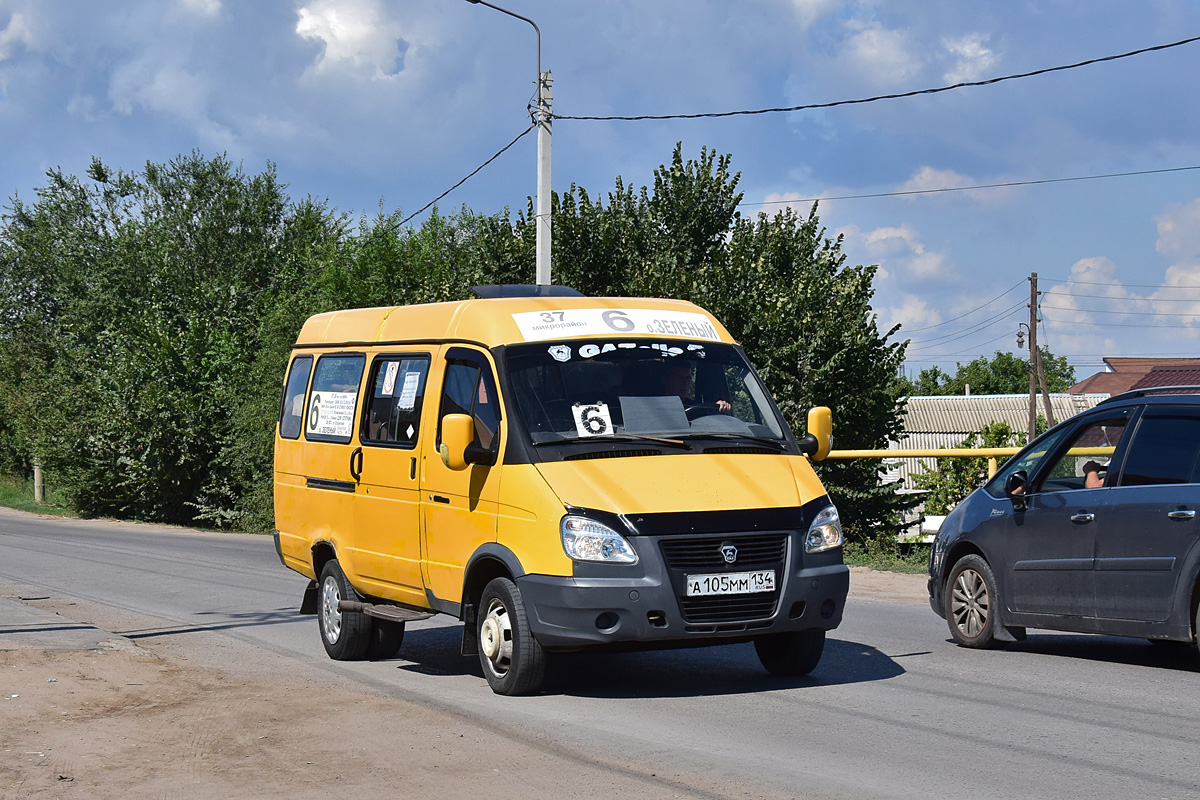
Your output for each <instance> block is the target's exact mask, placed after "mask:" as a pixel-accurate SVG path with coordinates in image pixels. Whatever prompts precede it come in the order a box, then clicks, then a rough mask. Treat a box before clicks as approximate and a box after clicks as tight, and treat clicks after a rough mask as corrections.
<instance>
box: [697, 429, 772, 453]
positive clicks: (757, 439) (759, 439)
mask: <svg viewBox="0 0 1200 800" xmlns="http://www.w3.org/2000/svg"><path fill="white" fill-rule="evenodd" d="M679 438H681V439H738V440H742V441H749V442H754V443H755V444H766V445H770V446H771V447H774V448H775V449H777V450H778V451H779V452H781V453H783V452H786V451H787V444H785V443H784V442H781V441H779V440H778V439H771V438H769V437H766V436H755V435H754V434H751V433H727V432H717V431H713V432H712V433H701V432H699V431H697V432H695V433H685V434H682V435H681V436H680V437H679Z"/></svg>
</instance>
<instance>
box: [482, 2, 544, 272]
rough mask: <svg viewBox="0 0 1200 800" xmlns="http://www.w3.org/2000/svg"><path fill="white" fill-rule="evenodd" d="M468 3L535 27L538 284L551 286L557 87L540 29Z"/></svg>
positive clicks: (522, 18)
mask: <svg viewBox="0 0 1200 800" xmlns="http://www.w3.org/2000/svg"><path fill="white" fill-rule="evenodd" d="M467 2H468V3H473V4H475V5H480V6H487V7H488V8H493V9H495V10H496V11H499V12H500V13H501V14H507V15H508V16H510V17H515V18H516V19H519V20H523V21H524V22H528V23H529V24H530V25H532V26H533V31H534V33H536V34H537V81H536V85H537V108H536V109H535V110H534V114H533V122H534V124H535V125H537V129H538V139H537V147H538V155H537V222H536V224H537V228H536V230H537V283H538V285H539V286H549V285H550V246H551V236H550V233H551V221H550V146H551V125H552V122H553V108H552V105H553V93H552V91H551V87H552V86H553V85H554V76H553V75H552V74H551V73H550V71H549V70H546V71H545V72H542V31H541V30H540V29H539V28H538V26H537V23H535V22H534V21H533V20H531V19H529V17H523V16H521V15H520V14H516V13H514V12H512V11H509V10H508V9H507V8H501V7H500V6H498V5H495V4H493V3H489V2H488V1H487V0H467Z"/></svg>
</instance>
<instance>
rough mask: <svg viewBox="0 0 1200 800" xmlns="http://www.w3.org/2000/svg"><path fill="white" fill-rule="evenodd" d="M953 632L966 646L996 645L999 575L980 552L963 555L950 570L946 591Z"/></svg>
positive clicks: (947, 617) (949, 622) (957, 639)
mask: <svg viewBox="0 0 1200 800" xmlns="http://www.w3.org/2000/svg"><path fill="white" fill-rule="evenodd" d="M943 596H944V597H945V601H946V609H945V610H946V622H947V623H948V624H949V626H950V635H951V636H952V637H954V641H955V642H957V643H958V644H959V645H961V646H963V647H974V648H984V647H992V646H993V645H994V644H995V642H996V635H995V628H996V625H997V624H998V623H997V622H996V614H997V613H998V612H999V610H1000V602H999V597H998V595H997V594H996V576H995V574H993V573H992V568H991V567H990V566H988V563H987V562H986V561H984V560H983V559H982V558H981V557H980V556H977V555H975V554H971V555H966V556H963V557H962V558H960V559H959V560H958V563H956V564H955V565H954V568H953V569H951V570H950V579H949V580H948V581H946V589H945V592H943Z"/></svg>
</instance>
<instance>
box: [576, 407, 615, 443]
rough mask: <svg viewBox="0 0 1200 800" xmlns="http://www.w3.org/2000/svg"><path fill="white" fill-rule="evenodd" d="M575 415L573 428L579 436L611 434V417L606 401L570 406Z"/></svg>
mask: <svg viewBox="0 0 1200 800" xmlns="http://www.w3.org/2000/svg"><path fill="white" fill-rule="evenodd" d="M571 411H572V412H573V413H574V415H575V430H577V431H578V432H579V435H580V436H611V435H612V432H613V424H612V417H611V416H610V415H609V413H608V403H593V404H591V405H586V406H571Z"/></svg>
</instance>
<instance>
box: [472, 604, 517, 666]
mask: <svg viewBox="0 0 1200 800" xmlns="http://www.w3.org/2000/svg"><path fill="white" fill-rule="evenodd" d="M479 646H480V648H481V649H482V651H483V654H484V655H485V656H487V666H488V668H489V669H491V671H492V673H493V674H494V675H497V676H501V677H502V676H504V675H507V674H508V668H509V666H510V665H511V664H512V622H511V620H510V619H509V616H508V609H507V608H505V607H504V603H502V602H500V600H499V599H495V598H493V599H492V601H491V602H490V603H489V604H488V608H487V614H486V615H484V618H483V622H482V624H480V626H479Z"/></svg>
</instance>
